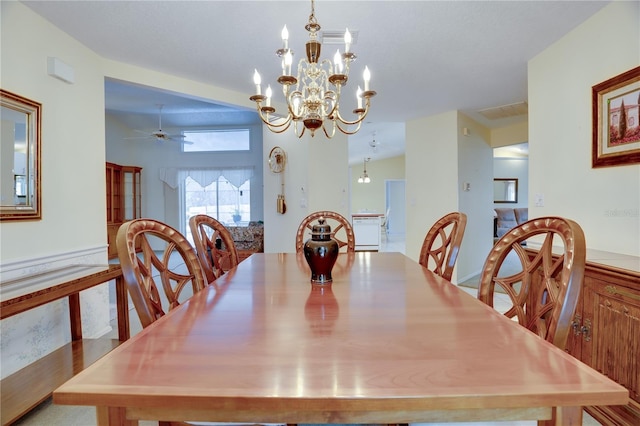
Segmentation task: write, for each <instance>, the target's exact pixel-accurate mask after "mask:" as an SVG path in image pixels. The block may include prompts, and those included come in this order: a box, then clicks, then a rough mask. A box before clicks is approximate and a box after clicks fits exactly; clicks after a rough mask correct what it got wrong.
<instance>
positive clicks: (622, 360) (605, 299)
mask: <svg viewBox="0 0 640 426" xmlns="http://www.w3.org/2000/svg"><path fill="white" fill-rule="evenodd" d="M583 297H584V301H583V320H582V321H583V326H584V327H585V329H586V330H587V331H586V333H585V334H584V335H583V336H582V338H583V341H582V354H581V358H580V359H581V360H582V361H583V362H585V363H586V364H588V365H590V366H591V367H592V368H594V369H596V370H597V371H599V372H600V373H602V374H604V375H606V376H607V377H609V378H611V379H612V380H615V381H616V382H618V383H620V384H621V385H623V386H624V387H626V388H627V389H629V397H630V398H631V400H632V401H631V403H630V404H629V405H628V406H624V407H608V409H609V410H610V411H612V412H617V414H619V415H621V416H622V417H621V418H629V419H634V421H635V420H640V290H638V289H634V288H631V287H625V286H624V281H622V280H620V281H617V280H607V278H605V277H593V276H586V277H585V280H584V289H583ZM609 410H607V411H609Z"/></svg>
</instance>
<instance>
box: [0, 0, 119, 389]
mask: <svg viewBox="0 0 640 426" xmlns="http://www.w3.org/2000/svg"><path fill="white" fill-rule="evenodd" d="M0 19H1V25H0V31H1V34H0V39H1V40H2V60H1V61H0V62H1V69H0V75H1V76H2V88H3V89H5V90H8V91H10V92H14V93H17V94H19V95H21V96H24V97H26V98H29V99H33V100H35V101H37V102H40V103H42V165H41V166H42V167H41V173H42V220H38V221H21V222H0V235H1V238H0V270H1V272H2V276H3V277H5V276H7V275H8V274H12V273H17V274H20V273H24V274H29V273H31V274H33V272H34V271H40V272H42V271H45V270H47V268H51V267H52V265H56V264H58V263H65V262H68V261H72V262H76V261H77V262H81V263H86V261H87V260H89V261H90V262H95V263H103V264H104V263H106V261H107V254H106V227H105V223H106V205H105V203H106V202H105V192H104V188H105V176H104V161H105V153H104V134H105V125H104V80H103V76H102V72H101V69H100V64H101V60H100V58H99V57H97V56H96V55H95V54H94V53H93V52H92V51H91V50H89V49H88V48H86V47H85V46H83V45H81V44H79V43H78V42H77V41H75V40H74V39H72V38H71V37H69V36H68V35H67V34H65V33H63V32H62V31H60V30H58V29H57V28H55V27H54V26H52V25H51V24H50V23H49V22H47V21H45V20H43V19H42V18H40V17H39V16H38V15H36V14H34V13H33V12H31V10H29V9H28V8H27V7H26V6H24V5H23V4H22V3H19V2H7V1H2V2H0ZM48 56H52V57H57V58H59V59H60V60H62V61H63V62H65V63H66V64H68V65H69V66H71V67H72V68H73V69H74V70H75V77H76V78H75V83H74V84H67V83H65V82H62V81H60V80H58V79H55V78H53V77H51V76H49V75H47V57H48ZM3 142H4V141H3ZM96 188H98V190H96ZM1 281H2V282H3V286H2V287H1V288H0V293H1V294H2V298H3V300H4V298H6V295H7V291H9V292H11V291H20V289H17V290H15V289H8V288H7V287H10V286H5V285H4V284H5V279H4V278H3V279H2V280H1ZM108 299H109V297H108V289H107V288H106V285H103V286H99V287H96V288H93V289H90V290H87V291H84V292H83V293H82V295H81V303H82V319H83V333H84V335H85V336H86V337H97V336H99V335H101V334H104V333H105V332H108V331H110V328H109V306H108ZM65 308H66V301H59V302H56V303H50V304H48V305H46V306H42V307H40V308H37V309H34V310H32V311H29V312H27V313H23V314H19V315H16V316H13V317H10V318H8V319H5V320H3V321H2V327H1V330H2V333H1V334H2V335H1V337H0V340H1V341H2V351H1V356H2V359H1V361H0V364H1V365H2V377H6V376H7V375H9V374H11V373H12V372H14V371H16V370H18V369H19V368H22V367H23V366H25V365H26V364H28V363H30V362H32V361H35V360H36V359H38V358H39V357H41V356H42V355H43V354H46V353H48V352H51V351H52V350H54V349H57V348H58V347H60V346H62V345H63V344H65V343H67V342H68V341H70V332H69V313H68V311H66V310H65Z"/></svg>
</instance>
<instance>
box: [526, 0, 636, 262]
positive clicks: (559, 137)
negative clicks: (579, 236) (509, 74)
mask: <svg viewBox="0 0 640 426" xmlns="http://www.w3.org/2000/svg"><path fill="white" fill-rule="evenodd" d="M639 22H640V3H638V2H613V3H611V4H610V5H608V6H606V7H605V8H603V9H602V11H601V12H599V13H597V14H596V15H594V16H593V17H592V18H590V19H589V20H587V21H586V22H584V23H583V24H582V25H580V26H579V27H577V28H576V29H575V30H573V31H572V32H571V33H569V34H568V35H567V36H565V37H564V38H562V39H561V40H560V41H558V42H557V43H555V44H554V45H552V46H550V47H549V48H548V49H546V50H545V51H544V52H542V53H541V54H539V55H538V56H537V57H535V58H534V59H532V60H531V61H530V62H529V66H528V73H529V136H530V137H529V151H530V153H529V206H530V208H529V217H530V218H532V217H539V216H545V215H561V216H566V217H569V218H572V219H574V220H576V221H577V222H578V223H579V224H580V225H581V226H582V228H583V229H584V231H585V235H586V240H587V246H588V247H589V248H593V249H599V250H605V251H611V252H618V253H623V254H629V255H635V256H639V255H640V165H638V164H636V165H626V166H620V167H607V168H599V169H592V168H591V146H592V139H591V129H592V127H591V126H592V123H591V105H592V103H591V87H592V86H594V85H596V84H598V83H600V82H602V81H605V80H607V79H609V78H611V77H613V76H616V75H618V74H620V73H622V72H624V71H627V70H629V69H631V68H633V67H637V66H638V64H639V63H640V25H638V23H639ZM535 194H543V195H544V207H534V206H533V204H534V203H533V198H534V197H535Z"/></svg>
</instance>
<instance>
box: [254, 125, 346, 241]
mask: <svg viewBox="0 0 640 426" xmlns="http://www.w3.org/2000/svg"><path fill="white" fill-rule="evenodd" d="M263 146H264V147H263V149H264V151H263V157H264V158H265V159H266V158H268V155H269V152H270V151H271V149H272V148H273V147H274V146H280V147H281V148H283V149H284V150H285V152H286V153H287V165H286V168H285V171H284V182H285V186H284V188H285V190H284V193H285V200H286V203H287V211H286V213H285V214H279V213H277V211H276V199H277V195H278V194H279V193H280V191H281V176H280V175H277V174H274V173H272V172H271V171H270V170H269V168H268V167H265V168H264V170H265V171H264V216H265V231H264V232H265V245H264V250H265V252H267V253H294V252H295V238H296V231H297V229H298V225H300V222H301V221H302V219H304V218H305V217H306V216H307V215H308V214H310V213H312V212H315V211H318V210H332V211H336V212H338V213H340V214H342V215H343V216H345V217H346V218H349V198H350V191H349V165H348V155H347V137H346V136H345V135H343V134H341V133H338V134H336V136H334V138H333V139H330V140H327V139H326V138H325V137H324V136H322V135H316V136H315V137H313V138H312V137H310V136H309V134H308V133H305V135H304V136H303V137H302V139H298V138H297V137H296V136H295V135H294V134H293V133H292V132H291V131H287V132H286V133H282V134H275V133H272V132H271V131H270V130H268V129H266V128H264V130H263ZM265 161H266V160H265Z"/></svg>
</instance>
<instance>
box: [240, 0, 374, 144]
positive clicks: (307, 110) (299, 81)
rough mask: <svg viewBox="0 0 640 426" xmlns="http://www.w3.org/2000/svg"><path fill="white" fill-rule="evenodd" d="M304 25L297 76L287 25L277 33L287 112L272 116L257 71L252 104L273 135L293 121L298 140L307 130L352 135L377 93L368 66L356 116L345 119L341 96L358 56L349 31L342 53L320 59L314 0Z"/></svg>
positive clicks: (268, 96)
mask: <svg viewBox="0 0 640 426" xmlns="http://www.w3.org/2000/svg"><path fill="white" fill-rule="evenodd" d="M305 29H306V30H307V31H308V32H309V40H308V41H307V43H306V57H305V58H301V59H300V61H299V63H298V69H297V74H296V76H294V75H293V74H292V72H291V66H292V64H293V51H292V50H291V49H290V48H289V32H288V31H287V27H286V25H285V27H284V28H283V29H282V33H281V36H282V48H280V49H278V50H277V51H276V54H277V55H278V57H280V58H281V59H282V75H281V76H280V77H278V83H280V84H281V85H282V91H283V94H284V98H285V101H286V104H287V110H288V111H287V116H286V117H285V118H284V119H283V120H279V119H277V118H278V117H277V116H274V115H272V114H275V112H276V110H275V108H274V107H272V106H271V97H272V95H273V93H272V90H271V86H270V85H269V86H267V89H266V90H265V94H264V95H263V94H262V90H261V83H262V81H261V77H260V74H259V73H258V70H255V72H254V75H253V83H254V84H255V86H256V94H255V95H253V96H251V97H250V98H249V99H251V100H252V101H254V102H255V103H256V106H257V109H258V115H259V116H260V119H261V120H262V121H263V122H264V123H265V124H266V125H267V127H268V128H269V130H271V131H272V132H274V133H282V132H284V131H286V130H287V129H288V128H289V127H290V126H291V123H293V128H294V131H295V133H296V136H298V137H299V138H301V137H302V135H304V133H305V131H306V130H307V129H308V130H309V131H310V132H311V136H312V137H313V136H314V135H315V131H316V130H318V129H320V128H321V129H322V131H323V132H324V134H325V136H326V137H327V138H332V137H333V136H334V135H335V131H336V128H337V129H338V130H340V131H341V132H342V133H344V134H347V135H353V134H355V133H356V132H357V131H358V130H360V126H361V125H362V121H363V120H364V118H365V117H366V116H367V113H368V112H369V103H370V100H371V98H372V97H373V96H375V95H376V92H375V91H373V90H370V89H369V81H370V79H371V73H370V71H369V68H368V67H365V69H364V73H363V79H364V90H362V89H360V86H358V91H357V93H356V102H357V108H356V109H354V110H353V114H355V116H356V118H355V119H353V120H348V119H346V118H344V117H343V116H342V114H341V112H340V94H341V90H342V88H343V87H344V86H345V85H346V84H347V81H348V79H349V68H350V66H351V63H352V62H353V61H354V60H355V59H356V55H355V54H354V53H353V52H351V50H350V49H351V43H352V37H351V33H350V32H349V29H347V30H346V32H345V36H344V42H345V46H344V53H340V50H338V51H336V53H335V55H334V58H333V62H331V61H330V60H328V59H324V60H322V61H321V60H320V51H321V47H322V43H320V42H319V41H318V31H319V30H320V24H318V21H317V20H316V17H315V10H314V0H311V15H309V22H308V23H307V25H305ZM354 126H355V127H354Z"/></svg>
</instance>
